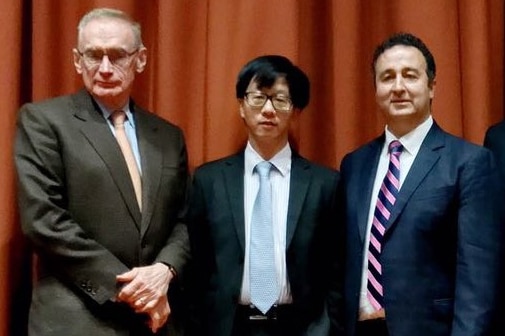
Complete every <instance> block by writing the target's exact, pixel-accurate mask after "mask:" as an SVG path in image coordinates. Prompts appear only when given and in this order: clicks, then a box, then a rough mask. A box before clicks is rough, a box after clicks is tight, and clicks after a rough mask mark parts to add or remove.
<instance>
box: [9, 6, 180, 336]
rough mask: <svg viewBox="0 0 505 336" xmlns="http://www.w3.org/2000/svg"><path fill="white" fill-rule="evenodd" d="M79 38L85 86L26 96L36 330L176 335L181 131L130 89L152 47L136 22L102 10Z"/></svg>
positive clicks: (26, 182) (22, 154) (25, 172)
mask: <svg viewBox="0 0 505 336" xmlns="http://www.w3.org/2000/svg"><path fill="white" fill-rule="evenodd" d="M77 40H78V43H77V47H76V48H75V49H74V50H73V56H74V65H75V69H76V71H77V73H79V74H80V75H81V76H82V79H83V82H84V86H85V89H83V90H81V91H79V92H78V93H76V94H73V95H69V96H63V97H58V98H55V99H51V100H47V101H45V102H41V103H31V104H26V105H24V106H23V107H22V108H21V111H20V116H19V122H18V130H17V137H16V145H15V160H16V166H17V171H18V176H19V206H20V212H21V223H22V228H23V231H24V232H25V234H26V235H27V237H28V238H29V240H30V241H31V243H32V245H33V248H34V250H35V252H36V254H37V256H38V265H37V267H36V270H37V275H36V280H35V282H34V287H33V296H32V303H31V309H30V318H29V333H30V334H33V335H67V336H68V335H93V336H97V335H152V334H154V333H156V332H157V333H158V334H161V333H163V334H165V333H166V332H167V331H166V330H167V329H168V330H169V332H170V335H178V334H179V332H180V331H181V330H180V329H181V328H180V325H179V324H178V322H177V321H178V319H177V317H178V315H177V314H178V313H179V310H178V307H177V303H176V298H177V289H178V281H177V280H178V278H179V277H180V273H181V272H182V268H183V266H184V264H185V262H186V260H187V257H188V254H189V251H188V249H189V247H188V245H189V243H188V236H187V230H186V227H185V225H183V224H182V221H181V220H180V219H181V218H182V217H183V215H182V212H183V210H184V209H185V200H186V187H187V180H188V167H187V155H186V147H185V142H184V137H183V134H182V132H181V130H180V129H179V128H177V127H175V126H174V125H172V124H170V123H168V122H166V121H164V120H162V119H161V118H159V117H157V116H155V115H154V114H151V113H149V112H147V111H145V110H144V109H142V108H141V107H139V106H137V105H136V104H135V103H134V102H133V101H132V100H131V99H130V93H131V91H132V85H133V81H134V79H135V75H136V74H137V73H141V72H142V71H143V70H144V68H145V65H146V57H147V53H146V48H145V47H144V45H143V44H142V39H141V30H140V26H139V24H138V23H136V22H134V21H132V19H131V18H130V17H128V16H127V15H126V14H124V13H123V12H120V11H117V10H112V9H96V10H93V11H91V12H89V13H88V14H86V15H85V16H84V17H83V18H82V19H81V21H80V23H79V26H78V35H77ZM169 317H170V320H169V324H168V326H167V323H166V322H167V320H168V319H169Z"/></svg>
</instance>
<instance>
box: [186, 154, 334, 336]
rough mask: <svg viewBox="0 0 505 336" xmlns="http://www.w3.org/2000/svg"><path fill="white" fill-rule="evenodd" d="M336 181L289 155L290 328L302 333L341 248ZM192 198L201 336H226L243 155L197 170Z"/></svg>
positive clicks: (239, 268)
mask: <svg viewBox="0 0 505 336" xmlns="http://www.w3.org/2000/svg"><path fill="white" fill-rule="evenodd" d="M338 179H339V175H338V173H337V172H336V171H333V170H330V169H327V168H323V167H321V166H317V165H315V164H313V163H310V162H309V161H307V160H305V159H304V158H302V157H300V156H298V155H297V154H293V157H292V165H291V186H290V195H289V205H288V217H287V229H286V230H287V232H286V245H287V246H286V264H287V273H288V277H289V283H290V285H291V291H292V296H293V307H294V309H296V312H297V313H296V315H297V317H298V318H296V319H294V320H293V321H292V323H293V324H296V323H298V324H299V326H300V328H299V329H300V331H301V332H302V330H305V329H307V327H308V326H309V324H311V323H312V322H314V321H315V320H316V318H318V317H320V316H321V314H322V311H323V308H324V301H325V299H326V298H327V295H328V287H329V283H328V282H329V281H330V279H332V277H330V276H329V274H330V270H331V265H332V262H333V260H334V258H336V257H337V251H338V249H339V248H341V247H342V246H341V245H339V244H338V238H339V236H338V232H337V231H338V229H339V227H338V223H337V221H336V202H335V201H336V200H335V196H336V188H337V183H338ZM190 199H191V201H190V207H189V220H188V230H189V233H190V242H191V248H192V253H193V256H194V262H195V268H196V274H197V276H196V278H195V279H196V283H197V290H196V291H195V293H194V294H195V296H196V297H197V307H198V309H199V312H198V314H197V315H198V317H199V322H200V323H201V324H202V329H201V330H200V332H199V335H220V336H225V335H230V333H231V330H232V327H233V321H234V317H235V312H236V308H237V305H238V299H239V295H240V288H241V284H242V275H243V269H244V254H245V244H246V242H245V232H244V228H245V224H244V154H243V152H241V153H239V154H237V155H234V156H230V157H227V158H224V159H221V160H218V161H215V162H211V163H207V164H205V165H203V166H201V167H200V168H198V169H197V170H196V171H195V174H194V180H193V188H192V196H191V198H190ZM340 294H341V293H340V292H339V291H338V290H335V292H334V293H332V298H333V299H335V300H338V298H339V295H340ZM313 335H316V334H313ZM317 335H321V334H317ZM292 336H295V335H292Z"/></svg>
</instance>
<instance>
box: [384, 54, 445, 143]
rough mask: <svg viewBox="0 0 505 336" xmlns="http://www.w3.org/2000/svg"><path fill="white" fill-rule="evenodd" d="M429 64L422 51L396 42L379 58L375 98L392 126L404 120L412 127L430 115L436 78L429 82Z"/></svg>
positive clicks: (402, 122) (406, 124)
mask: <svg viewBox="0 0 505 336" xmlns="http://www.w3.org/2000/svg"><path fill="white" fill-rule="evenodd" d="M426 66H427V65H426V60H425V59H424V57H423V54H422V53H421V51H419V50H418V49H417V48H415V47H411V46H404V45H397V46H394V47H392V48H390V49H387V50H386V51H384V53H383V54H382V55H380V56H379V58H378V59H377V62H376V64H375V98H376V101H377V104H378V106H379V108H380V109H381V110H382V111H383V112H384V115H385V116H386V119H387V122H388V125H389V126H391V125H395V124H399V123H401V124H402V125H403V126H408V128H409V129H406V130H405V131H410V130H411V129H414V128H415V127H416V126H418V125H419V124H421V123H422V122H423V121H424V120H426V119H427V118H428V116H429V115H430V113H431V107H430V101H431V99H432V98H433V96H434V87H435V82H434V81H433V83H429V81H428V75H427V74H426ZM404 133H405V132H404Z"/></svg>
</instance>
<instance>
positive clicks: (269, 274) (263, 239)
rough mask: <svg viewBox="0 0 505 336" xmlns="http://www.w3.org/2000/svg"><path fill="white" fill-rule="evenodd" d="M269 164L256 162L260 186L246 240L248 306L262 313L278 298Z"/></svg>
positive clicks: (270, 165)
mask: <svg viewBox="0 0 505 336" xmlns="http://www.w3.org/2000/svg"><path fill="white" fill-rule="evenodd" d="M271 168H272V164H271V163H270V162H268V161H263V162H260V163H258V164H257V165H256V167H255V170H256V171H257V172H258V174H259V177H260V187H259V190H258V195H257V196H256V200H255V202H254V207H253V212H252V218H251V237H250V246H249V248H250V252H249V254H250V256H249V258H250V260H249V263H250V265H249V266H250V269H249V271H250V272H249V277H250V282H251V283H250V286H251V288H250V289H251V303H252V304H253V305H254V306H255V307H256V308H258V309H259V310H260V311H261V312H262V313H263V314H265V313H266V312H267V311H268V310H269V309H270V307H272V305H273V304H274V303H275V301H276V300H277V298H278V296H279V286H278V285H277V276H276V271H275V252H274V232H273V224H272V187H271V184H270V177H269V175H270V170H271Z"/></svg>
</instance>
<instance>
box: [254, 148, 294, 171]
mask: <svg viewBox="0 0 505 336" xmlns="http://www.w3.org/2000/svg"><path fill="white" fill-rule="evenodd" d="M291 154H292V151H291V147H290V146H289V143H286V145H285V146H284V147H283V148H282V149H281V150H280V151H279V152H278V153H277V154H275V155H274V156H273V157H272V158H271V159H270V160H268V161H269V162H270V163H271V164H273V165H274V167H275V168H276V169H277V171H279V173H280V174H281V175H282V176H286V174H288V173H289V171H290V169H291ZM244 157H245V163H244V164H245V166H244V168H245V173H246V174H249V175H252V174H253V172H254V167H256V165H257V164H258V163H260V162H262V161H265V159H263V158H262V157H261V156H260V155H259V154H258V152H256V151H255V150H254V148H253V147H252V145H251V143H250V142H249V141H248V142H247V146H246V148H245V152H244Z"/></svg>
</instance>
